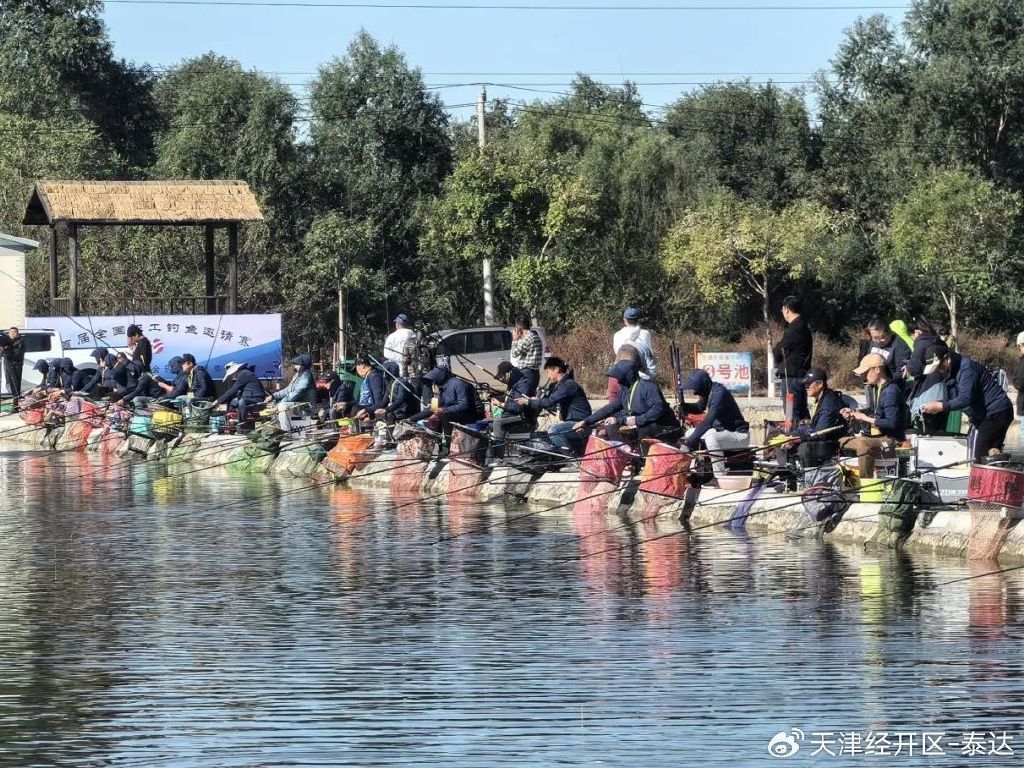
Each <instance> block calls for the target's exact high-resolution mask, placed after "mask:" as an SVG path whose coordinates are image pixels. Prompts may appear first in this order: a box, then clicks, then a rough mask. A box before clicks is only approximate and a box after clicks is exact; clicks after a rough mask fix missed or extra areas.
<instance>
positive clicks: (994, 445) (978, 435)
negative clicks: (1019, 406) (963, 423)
mask: <svg viewBox="0 0 1024 768" xmlns="http://www.w3.org/2000/svg"><path fill="white" fill-rule="evenodd" d="M927 360H928V362H927V365H925V367H924V373H925V375H926V376H930V375H932V374H937V375H939V376H941V377H942V378H943V379H944V380H945V382H946V390H947V392H948V394H947V396H946V399H945V400H941V401H940V400H935V401H933V402H930V403H925V404H924V405H923V406H921V413H949V412H950V411H963V412H964V413H966V414H967V418H969V419H970V420H971V431H970V433H969V434H968V438H967V444H968V446H971V445H973V450H971V451H970V453H971V455H972V456H973V457H974V460H975V461H980V460H982V459H984V458H985V457H986V456H988V455H989V453H990V452H992V451H995V452H997V453H998V452H999V451H1001V450H1002V448H1003V444H1004V443H1005V442H1006V431H1007V430H1008V429H1009V428H1010V424H1011V423H1012V422H1013V403H1011V402H1010V398H1009V397H1007V396H1006V393H1005V392H1004V391H1003V388H1002V387H1001V386H999V382H997V381H996V380H995V377H994V376H993V375H992V374H991V373H989V371H988V369H987V368H986V367H985V366H984V365H982V364H981V363H979V362H978V361H977V360H973V359H971V358H970V357H967V355H961V354H960V353H959V352H955V351H953V350H951V349H950V348H949V347H946V346H940V345H935V346H933V347H931V349H929V350H928V355H927Z"/></svg>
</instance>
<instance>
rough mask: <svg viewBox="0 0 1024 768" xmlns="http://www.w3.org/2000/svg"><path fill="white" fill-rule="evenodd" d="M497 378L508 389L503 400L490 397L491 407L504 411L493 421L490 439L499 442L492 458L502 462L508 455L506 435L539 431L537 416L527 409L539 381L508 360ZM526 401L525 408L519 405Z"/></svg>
mask: <svg viewBox="0 0 1024 768" xmlns="http://www.w3.org/2000/svg"><path fill="white" fill-rule="evenodd" d="M495 378H496V379H497V380H498V381H500V382H501V383H502V384H504V385H505V386H506V387H507V389H506V390H505V396H504V397H500V398H499V397H492V398H491V407H492V408H500V409H501V412H502V415H500V416H498V417H496V418H494V419H492V420H491V437H492V438H493V439H494V441H495V442H496V443H497V444H496V445H493V446H492V451H491V455H492V458H496V459H500V458H502V457H503V456H504V455H505V445H504V443H505V435H506V433H507V432H508V431H509V428H510V427H511V428H514V429H513V431H516V432H525V431H527V430H529V431H531V432H532V431H533V430H534V429H536V428H537V414H536V412H535V411H533V410H532V409H531V408H529V407H528V406H529V397H530V395H531V394H536V392H537V382H536V381H535V380H534V378H533V376H532V375H531V374H529V373H528V372H527V371H524V370H523V369H522V368H516V367H515V366H514V365H513V364H512V363H510V362H509V361H508V360H503V361H502V362H501V363H500V364H499V365H498V370H497V372H496V375H495ZM523 398H526V399H527V405H526V406H522V405H520V404H519V400H520V399H523ZM492 413H493V411H492ZM484 424H486V422H484Z"/></svg>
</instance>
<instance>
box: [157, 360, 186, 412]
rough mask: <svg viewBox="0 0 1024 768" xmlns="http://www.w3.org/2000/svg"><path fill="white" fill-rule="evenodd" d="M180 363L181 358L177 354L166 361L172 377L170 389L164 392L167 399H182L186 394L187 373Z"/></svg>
mask: <svg viewBox="0 0 1024 768" xmlns="http://www.w3.org/2000/svg"><path fill="white" fill-rule="evenodd" d="M181 363H182V358H180V357H178V356H177V355H175V356H174V357H172V358H171V359H170V360H168V361H167V371H168V373H170V374H171V376H173V377H174V378H173V379H172V380H171V385H170V389H168V390H167V391H166V394H165V398H166V399H167V400H178V399H179V398H181V400H182V401H183V400H184V399H185V398H186V397H187V396H188V375H187V374H186V373H185V369H184V367H182V364H181ZM161 389H162V387H161Z"/></svg>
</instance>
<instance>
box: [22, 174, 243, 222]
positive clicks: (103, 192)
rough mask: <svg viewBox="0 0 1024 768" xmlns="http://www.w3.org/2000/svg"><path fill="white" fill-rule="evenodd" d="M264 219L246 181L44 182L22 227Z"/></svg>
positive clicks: (39, 184) (39, 186) (27, 212)
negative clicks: (33, 225)
mask: <svg viewBox="0 0 1024 768" xmlns="http://www.w3.org/2000/svg"><path fill="white" fill-rule="evenodd" d="M241 221H263V214H262V213H261V212H260V207H259V204H258V203H257V202H256V196H255V195H253V193H252V190H251V189H249V185H248V184H246V183H245V182H244V181H40V182H38V183H37V184H36V185H35V189H34V190H33V192H32V198H31V199H30V200H29V203H28V208H27V209H26V211H25V219H24V221H23V223H24V224H49V225H53V224H58V223H65V224H94V225H107V224H150V225H196V224H230V223H235V222H241Z"/></svg>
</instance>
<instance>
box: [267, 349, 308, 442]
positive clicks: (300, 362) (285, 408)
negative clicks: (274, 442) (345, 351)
mask: <svg viewBox="0 0 1024 768" xmlns="http://www.w3.org/2000/svg"><path fill="white" fill-rule="evenodd" d="M292 365H293V366H295V373H294V374H293V375H292V379H291V381H289V382H288V386H286V387H284V388H283V389H279V390H278V391H277V392H274V393H273V394H271V395H268V396H267V399H266V402H267V403H275V402H276V403H277V409H278V410H277V422H278V425H279V426H280V427H281V429H283V430H284V431H285V432H291V431H292V415H293V413H294V412H295V410H296V409H298V408H301V409H302V410H303V411H304V412H306V413H310V412H312V409H313V406H314V405H315V404H316V380H315V379H314V378H313V358H312V357H311V356H309V355H297V356H296V357H294V358H292Z"/></svg>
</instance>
